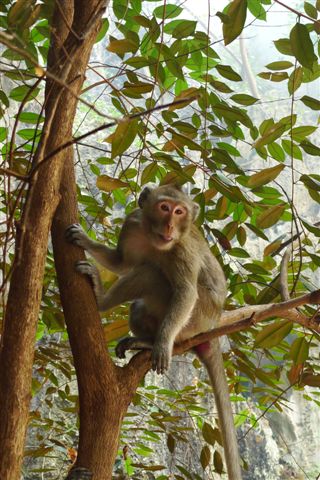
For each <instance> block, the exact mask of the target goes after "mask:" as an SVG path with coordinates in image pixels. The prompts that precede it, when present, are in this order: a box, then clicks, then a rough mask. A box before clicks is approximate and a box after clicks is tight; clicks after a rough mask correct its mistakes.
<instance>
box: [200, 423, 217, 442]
mask: <svg viewBox="0 0 320 480" xmlns="http://www.w3.org/2000/svg"><path fill="white" fill-rule="evenodd" d="M202 436H203V438H204V440H205V441H206V442H207V443H209V445H212V446H213V445H214V444H215V442H216V440H217V438H216V431H215V429H214V428H213V427H212V426H211V425H210V423H207V422H204V424H203V427H202Z"/></svg>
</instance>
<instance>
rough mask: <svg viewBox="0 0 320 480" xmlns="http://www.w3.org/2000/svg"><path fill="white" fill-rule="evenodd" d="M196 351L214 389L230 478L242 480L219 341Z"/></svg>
mask: <svg viewBox="0 0 320 480" xmlns="http://www.w3.org/2000/svg"><path fill="white" fill-rule="evenodd" d="M194 350H195V351H196V353H197V355H198V356H199V358H200V360H201V361H202V363H203V364H204V365H205V367H206V369H207V371H208V374H209V378H210V382H211V385H212V387H213V393H214V397H215V401H216V407H217V411H218V415H219V422H220V431H221V435H222V441H223V447H224V454H225V459H226V464H227V471H228V478H229V480H241V479H242V475H241V468H240V456H239V449H238V441H237V435H236V429H235V426H234V421H233V412H232V407H231V402H230V393H229V388H228V383H227V378H226V374H225V370H224V365H223V358H222V352H221V348H220V344H219V340H218V339H214V340H212V341H211V342H206V343H202V344H200V345H198V346H197V347H196V348H195V349H194Z"/></svg>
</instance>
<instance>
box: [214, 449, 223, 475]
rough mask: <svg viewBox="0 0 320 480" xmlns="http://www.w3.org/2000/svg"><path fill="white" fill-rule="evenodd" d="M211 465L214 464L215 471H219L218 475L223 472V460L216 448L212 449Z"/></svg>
mask: <svg viewBox="0 0 320 480" xmlns="http://www.w3.org/2000/svg"><path fill="white" fill-rule="evenodd" d="M213 465H214V469H215V471H216V472H217V473H219V475H221V474H222V473H223V461H222V457H221V454H220V453H219V452H218V450H215V451H214V454H213Z"/></svg>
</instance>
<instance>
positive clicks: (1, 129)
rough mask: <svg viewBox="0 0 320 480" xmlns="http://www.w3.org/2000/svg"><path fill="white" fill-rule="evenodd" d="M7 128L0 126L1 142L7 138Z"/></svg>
mask: <svg viewBox="0 0 320 480" xmlns="http://www.w3.org/2000/svg"><path fill="white" fill-rule="evenodd" d="M7 134H8V129H7V128H6V127H0V142H3V141H4V140H5V139H6V138H7Z"/></svg>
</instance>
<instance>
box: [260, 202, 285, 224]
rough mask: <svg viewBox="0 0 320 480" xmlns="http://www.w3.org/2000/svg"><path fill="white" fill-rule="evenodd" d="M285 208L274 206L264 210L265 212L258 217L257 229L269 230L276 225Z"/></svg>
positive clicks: (283, 206)
mask: <svg viewBox="0 0 320 480" xmlns="http://www.w3.org/2000/svg"><path fill="white" fill-rule="evenodd" d="M285 208H286V206H285V205H274V206H273V207H270V208H267V209H266V210H264V212H262V213H260V215H258V217H257V227H258V228H269V227H271V226H272V225H274V224H275V223H276V222H277V221H278V220H279V218H280V217H281V215H282V214H283V212H284V211H285Z"/></svg>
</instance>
